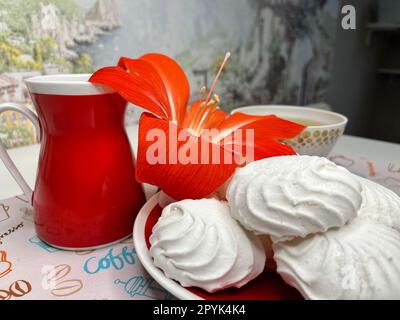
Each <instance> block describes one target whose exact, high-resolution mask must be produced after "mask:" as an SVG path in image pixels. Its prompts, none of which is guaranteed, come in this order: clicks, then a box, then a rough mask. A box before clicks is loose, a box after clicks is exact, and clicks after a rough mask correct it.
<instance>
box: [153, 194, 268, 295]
mask: <svg viewBox="0 0 400 320" xmlns="http://www.w3.org/2000/svg"><path fill="white" fill-rule="evenodd" d="M150 243H151V248H150V254H151V255H152V257H153V259H154V265H155V266H157V267H158V268H160V269H161V270H163V271H164V273H165V275H166V276H167V277H168V278H171V279H174V280H176V281H178V282H180V284H181V285H182V286H184V287H191V286H194V287H199V288H202V289H204V290H206V291H209V292H215V291H217V290H221V289H225V288H228V287H238V288H239V287H241V286H243V285H245V284H246V283H247V282H249V281H250V280H252V279H254V278H255V277H257V276H258V275H259V274H260V273H261V272H262V271H263V269H264V265H265V251H264V248H263V246H262V243H261V241H260V239H259V238H258V237H257V236H256V235H254V234H252V233H251V232H248V231H246V230H245V229H243V228H242V227H241V226H240V224H239V223H238V222H237V221H236V220H234V219H233V218H232V217H231V215H230V210H229V207H228V204H227V203H226V202H225V201H218V200H216V199H201V200H183V201H179V202H175V203H172V204H170V205H168V206H167V207H165V208H164V209H163V211H162V215H161V217H160V219H159V220H158V222H157V223H156V225H155V226H154V228H153V231H152V235H151V237H150Z"/></svg>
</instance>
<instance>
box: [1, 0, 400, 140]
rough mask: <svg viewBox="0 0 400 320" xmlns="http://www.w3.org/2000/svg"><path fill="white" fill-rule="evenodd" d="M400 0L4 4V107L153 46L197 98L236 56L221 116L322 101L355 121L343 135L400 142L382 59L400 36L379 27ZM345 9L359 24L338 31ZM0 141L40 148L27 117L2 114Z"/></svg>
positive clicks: (132, 115) (226, 76)
mask: <svg viewBox="0 0 400 320" xmlns="http://www.w3.org/2000/svg"><path fill="white" fill-rule="evenodd" d="M399 2H400V1H399V0H379V1H378V0H349V1H342V0H313V1H311V0H202V1H199V0H0V103H1V102H9V101H12V102H19V103H23V104H27V105H28V104H29V95H28V93H27V91H26V89H25V86H24V84H23V80H24V79H25V78H27V77H31V76H34V75H39V74H55V73H90V72H93V71H94V70H96V69H97V68H99V67H102V66H106V65H113V64H116V62H117V60H118V58H119V57H120V56H129V57H138V56H140V55H142V54H144V53H146V52H162V53H165V54H167V55H170V56H172V57H173V58H175V59H176V60H177V61H178V62H179V63H180V64H181V65H182V66H183V68H184V69H185V71H186V73H187V74H188V76H189V79H190V82H191V89H192V98H193V99H194V98H196V96H198V94H199V90H200V87H201V86H202V85H203V84H206V85H207V84H208V85H210V83H211V81H212V79H213V77H214V75H215V72H216V69H217V67H218V65H219V63H220V62H221V60H222V58H223V56H224V54H225V52H227V51H230V52H231V53H232V59H231V61H230V62H229V64H228V65H227V68H226V69H225V70H224V73H223V75H222V78H221V81H220V82H219V83H218V86H217V92H218V93H219V94H220V96H221V98H222V104H221V106H222V107H223V108H224V109H225V110H226V111H229V110H231V109H232V108H235V107H239V106H243V105H247V104H291V105H308V104H315V103H317V104H319V106H320V107H326V108H329V106H330V107H331V108H332V109H333V110H334V111H338V112H341V113H344V114H345V115H346V116H348V117H349V119H350V123H349V125H348V130H347V133H350V134H356V135H361V136H367V137H372V138H377V139H382V140H388V141H394V142H400V133H399V132H400V129H399V127H400V126H399V124H398V122H399V121H398V120H399V119H400V111H399V110H400V108H397V107H396V105H397V104H398V103H397V101H399V100H398V99H396V97H395V96H396V94H397V95H398V94H399V92H400V90H398V89H396V88H398V81H397V79H398V75H397V76H396V73H395V71H396V70H397V71H398V70H399V69H398V68H397V69H396V68H394V67H393V66H392V67H387V66H385V63H389V62H393V61H394V66H396V63H397V62H396V58H395V57H396V56H397V57H399V56H400V55H398V54H397V55H396V52H397V51H396V50H394V51H393V50H392V49H393V45H392V47H390V46H389V45H390V44H393V43H399V42H398V37H397V38H396V35H395V34H398V33H396V32H394V33H393V32H392V33H385V32H384V31H388V30H386V29H383V30H382V25H380V21H381V20H382V21H381V22H382V23H383V24H384V25H386V26H387V25H388V23H391V25H392V26H393V24H394V25H397V26H399V23H400V19H399V21H397V22H396V21H393V19H395V18H396V11H395V10H394V9H390V8H391V7H390V3H392V5H394V4H395V3H397V4H399ZM344 4H352V5H354V6H355V7H356V12H357V29H356V30H346V31H345V30H343V29H342V28H341V27H340V20H341V13H340V9H341V7H342V6H343V5H344ZM382 4H385V5H386V7H385V8H386V9H385V10H386V11H385V12H386V15H385V14H384V12H383V11H382V10H383V9H382V8H381V9H379V5H381V7H384V6H383V5H382ZM388 6H389V7H388ZM398 9H399V10H400V7H399V8H398ZM388 14H389V18H388ZM393 16H394V18H393ZM397 17H400V13H399V11H397ZM384 19H392V20H391V21H389V22H388V21H385V20H384ZM396 23H397V24H396ZM374 25H375V27H374ZM376 25H377V26H378V27H376ZM374 28H375V29H374ZM377 30H378V31H379V32H376V31H377ZM397 30H400V28H397ZM389 31H390V30H389ZM384 34H386V35H387V36H386V37H385V36H384ZM396 39H397V40H396ZM397 47H398V45H397ZM388 52H393V54H392V55H393V57H392V56H390V55H388ZM397 60H398V59H397ZM397 65H400V64H398V63H397ZM382 66H384V67H385V68H383V69H382ZM379 70H380V71H379ZM385 70H386V73H385ZM388 70H389V71H388ZM390 71H391V72H392V73H390ZM398 74H400V72H398ZM137 110H138V109H137V108H133V107H131V108H129V111H128V112H127V117H126V121H127V123H128V124H131V123H133V122H134V121H136V120H137V116H138V111H137ZM396 112H397V113H396ZM372 119H374V120H372ZM396 119H397V120H396ZM396 121H397V122H396ZM377 123H378V124H379V126H377V125H376V124H377ZM0 137H1V138H2V141H3V142H5V144H6V145H7V147H16V146H21V145H26V144H30V143H33V142H34V141H35V131H34V128H33V127H32V125H31V124H30V123H29V122H28V121H27V120H26V119H24V118H23V117H22V116H19V115H17V114H14V113H8V114H4V115H3V116H2V117H1V118H0Z"/></svg>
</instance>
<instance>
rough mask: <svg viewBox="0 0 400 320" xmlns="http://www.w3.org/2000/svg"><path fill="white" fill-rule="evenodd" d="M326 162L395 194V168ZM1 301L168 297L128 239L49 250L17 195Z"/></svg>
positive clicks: (2, 259)
mask: <svg viewBox="0 0 400 320" xmlns="http://www.w3.org/2000/svg"><path fill="white" fill-rule="evenodd" d="M330 159H331V160H332V161H334V162H336V163H337V164H340V165H342V166H344V167H346V168H348V169H349V170H350V171H352V172H354V173H356V174H358V175H361V176H363V177H366V178H369V179H371V180H373V181H376V182H378V183H380V184H382V185H384V186H385V187H387V188H389V189H391V190H393V191H394V192H396V193H397V194H399V195H400V164H394V163H376V162H372V161H370V160H368V159H363V158H354V157H351V158H350V157H347V156H344V155H334V156H332V157H330ZM1 299H12V300H14V299H173V296H172V295H171V294H170V293H168V292H167V291H165V290H164V289H163V288H161V287H160V286H159V285H158V284H157V283H156V282H155V281H154V280H153V279H152V278H151V277H150V276H149V275H148V274H147V273H146V271H145V270H144V269H143V267H142V265H141V264H140V262H139V261H138V259H137V256H136V253H135V249H134V246H133V243H132V238H129V239H127V240H125V241H123V242H121V243H119V244H116V245H113V246H110V247H107V248H103V249H97V250H91V251H85V252H69V251H62V250H58V249H55V248H52V247H50V246H48V245H47V244H45V243H44V242H42V241H40V239H39V238H38V237H37V236H36V233H35V230H34V223H33V210H32V208H31V207H30V205H29V204H28V202H27V201H26V199H24V198H23V197H22V196H17V197H14V198H11V199H7V200H1V201H0V300H1Z"/></svg>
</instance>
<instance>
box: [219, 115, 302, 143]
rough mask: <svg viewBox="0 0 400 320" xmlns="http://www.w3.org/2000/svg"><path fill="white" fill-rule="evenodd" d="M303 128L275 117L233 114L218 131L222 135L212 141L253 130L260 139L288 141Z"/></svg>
mask: <svg viewBox="0 0 400 320" xmlns="http://www.w3.org/2000/svg"><path fill="white" fill-rule="evenodd" d="M304 128H305V126H302V125H300V124H297V123H294V122H291V121H288V120H284V119H281V118H278V117H277V116H275V115H270V116H254V115H248V114H244V113H240V112H238V113H234V114H232V115H231V116H230V117H229V118H227V119H226V120H225V121H224V122H222V123H221V124H220V125H219V127H218V129H220V130H221V131H222V133H221V134H220V135H219V136H218V137H216V138H215V140H214V141H220V140H222V139H223V138H225V137H227V136H228V135H230V134H232V133H233V132H234V131H235V130H237V129H242V130H246V129H253V130H254V131H255V132H257V134H258V135H259V136H260V137H264V139H270V140H276V139H290V138H293V137H295V136H297V135H298V134H299V133H300V132H301V131H303V129H304Z"/></svg>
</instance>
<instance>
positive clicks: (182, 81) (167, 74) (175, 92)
mask: <svg viewBox="0 0 400 320" xmlns="http://www.w3.org/2000/svg"><path fill="white" fill-rule="evenodd" d="M140 59H141V60H144V61H147V62H149V63H150V64H151V65H152V66H153V67H154V68H155V69H156V70H157V72H158V74H159V76H160V77H161V79H162V82H163V83H164V86H165V89H166V91H167V93H168V98H169V104H170V106H171V113H172V114H171V117H170V118H169V120H170V121H174V122H176V123H177V124H178V125H179V126H182V123H183V121H184V118H185V113H186V108H187V105H188V101H189V95H190V87H189V81H188V79H187V77H186V75H185V73H184V72H183V70H182V68H181V67H180V66H179V64H177V63H176V62H175V61H174V60H172V59H171V58H169V57H167V56H165V55H162V54H158V53H150V54H145V55H144V56H142V57H140Z"/></svg>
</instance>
